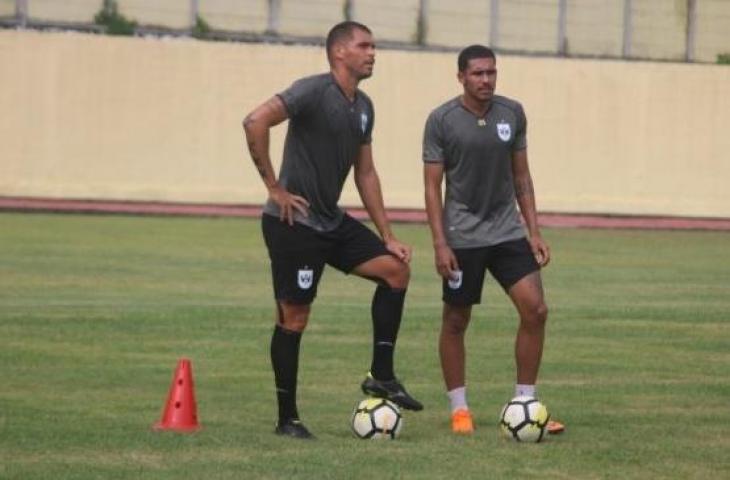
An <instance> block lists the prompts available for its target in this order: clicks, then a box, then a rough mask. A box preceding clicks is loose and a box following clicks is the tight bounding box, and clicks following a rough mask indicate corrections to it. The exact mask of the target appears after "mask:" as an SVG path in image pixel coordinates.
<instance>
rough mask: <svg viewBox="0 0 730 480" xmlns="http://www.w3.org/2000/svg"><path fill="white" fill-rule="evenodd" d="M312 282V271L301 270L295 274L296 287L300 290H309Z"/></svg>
mask: <svg viewBox="0 0 730 480" xmlns="http://www.w3.org/2000/svg"><path fill="white" fill-rule="evenodd" d="M313 280H314V270H312V269H311V268H310V269H307V268H302V269H301V270H299V271H298V272H297V285H299V288H301V289H302V290H309V288H310V287H311V286H312V281H313Z"/></svg>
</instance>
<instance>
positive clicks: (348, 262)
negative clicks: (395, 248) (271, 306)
mask: <svg viewBox="0 0 730 480" xmlns="http://www.w3.org/2000/svg"><path fill="white" fill-rule="evenodd" d="M261 229H262V230H263V233H264V240H265V241H266V247H267V248H268V250H269V258H270V259H271V275H272V278H273V281H274V296H275V297H276V299H277V300H286V301H288V302H292V303H298V304H304V305H307V304H310V303H312V301H313V300H314V297H316V296H317V285H318V284H319V279H320V277H321V276H322V271H323V270H324V265H325V264H328V265H331V266H333V267H335V268H336V269H337V270H340V271H342V272H344V273H350V272H351V271H352V270H353V269H354V268H355V267H357V266H358V265H360V264H362V263H364V262H367V261H368V260H372V259H373V258H375V257H379V256H381V255H390V252H389V251H388V249H386V248H385V244H384V243H383V241H382V240H381V239H380V238H379V237H378V236H377V235H376V234H375V233H374V232H373V231H372V230H370V229H369V228H368V227H366V226H365V225H363V224H362V223H360V222H358V221H357V220H355V219H354V218H352V217H351V216H349V215H347V214H346V215H345V217H344V218H343V219H342V223H340V225H339V226H338V227H337V228H336V229H334V230H332V231H331V232H318V231H317V230H314V229H313V228H310V227H308V226H306V225H302V224H299V223H296V222H295V223H294V225H289V224H288V223H287V222H282V221H281V220H279V218H278V217H274V216H271V215H267V214H264V215H262V217H261Z"/></svg>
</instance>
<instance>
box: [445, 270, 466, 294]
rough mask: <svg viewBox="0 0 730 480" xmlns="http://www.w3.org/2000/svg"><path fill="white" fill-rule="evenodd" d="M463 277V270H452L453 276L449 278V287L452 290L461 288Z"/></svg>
mask: <svg viewBox="0 0 730 480" xmlns="http://www.w3.org/2000/svg"><path fill="white" fill-rule="evenodd" d="M463 277H464V272H462V271H461V270H457V271H455V272H454V276H453V277H451V278H449V288H450V289H452V290H458V289H459V288H461V281H462V279H463Z"/></svg>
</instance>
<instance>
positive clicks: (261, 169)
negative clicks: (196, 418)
mask: <svg viewBox="0 0 730 480" xmlns="http://www.w3.org/2000/svg"><path fill="white" fill-rule="evenodd" d="M248 151H249V152H250V153H251V159H252V160H253V163H254V165H256V170H258V171H259V175H261V178H266V169H265V168H264V166H263V165H261V159H260V158H259V155H258V154H257V153H256V143H255V142H254V141H253V140H249V141H248Z"/></svg>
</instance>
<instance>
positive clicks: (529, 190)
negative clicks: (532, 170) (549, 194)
mask: <svg viewBox="0 0 730 480" xmlns="http://www.w3.org/2000/svg"><path fill="white" fill-rule="evenodd" d="M534 193H535V190H534V188H533V186H532V179H530V178H526V179H520V180H515V196H516V197H518V198H519V197H524V196H525V195H533V194H534Z"/></svg>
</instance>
